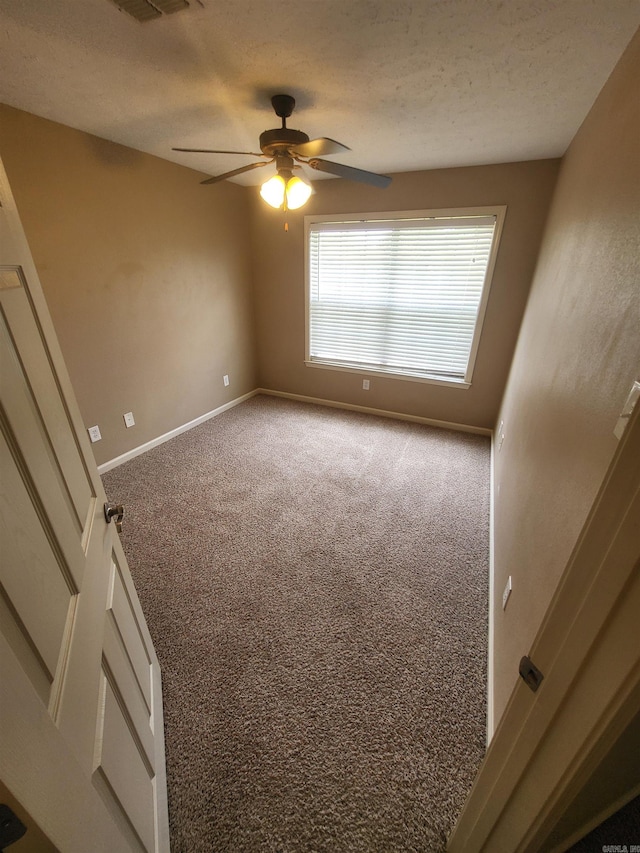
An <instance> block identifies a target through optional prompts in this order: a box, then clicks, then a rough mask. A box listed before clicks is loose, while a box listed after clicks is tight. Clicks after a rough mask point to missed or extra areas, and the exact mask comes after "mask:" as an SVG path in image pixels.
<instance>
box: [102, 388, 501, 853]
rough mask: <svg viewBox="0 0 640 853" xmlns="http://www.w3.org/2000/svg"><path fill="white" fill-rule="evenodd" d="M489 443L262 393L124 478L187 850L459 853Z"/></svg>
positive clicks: (477, 690) (127, 535)
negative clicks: (450, 839)
mask: <svg viewBox="0 0 640 853" xmlns="http://www.w3.org/2000/svg"><path fill="white" fill-rule="evenodd" d="M489 452H490V451H489V441H488V439H487V438H483V437H479V436H475V435H469V434H464V433H455V432H448V431H445V430H439V429H432V428H428V427H424V426H421V425H414V424H408V423H403V422H400V421H393V420H388V419H384V418H375V417H370V416H367V415H361V414H357V413H349V412H342V411H339V410H336V409H329V408H323V407H320V406H310V405H306V404H302V403H296V402H290V401H285V400H282V399H277V398H273V397H265V396H259V397H254V398H252V399H250V400H249V401H247V402H246V403H244V404H242V405H241V406H238V407H236V408H234V409H232V410H230V411H228V412H226V413H224V414H223V415H220V416H219V417H217V418H214V419H213V420H211V421H208V422H207V423H205V424H203V425H201V426H199V427H197V428H195V429H193V430H191V431H189V432H187V433H185V434H183V435H181V436H179V437H177V438H175V439H173V440H171V441H169V442H167V443H166V444H164V445H162V446H160V447H158V448H155V449H154V450H152V451H151V452H149V453H147V454H145V455H143V456H140V457H138V458H136V459H133V460H132V461H130V462H128V463H126V464H125V465H122V466H121V467H120V468H117V469H115V470H113V471H111V472H109V473H108V474H106V475H105V476H104V482H105V487H106V491H107V494H108V495H109V498H110V499H112V500H117V501H119V502H120V501H121V502H123V503H124V504H125V507H126V517H125V525H124V528H123V533H122V540H123V544H124V548H125V551H126V553H127V557H128V559H129V562H130V565H131V570H132V573H133V577H134V580H135V584H136V587H137V589H138V592H139V595H140V600H141V602H142V607H143V610H144V612H145V614H146V618H147V621H148V624H149V629H150V631H151V635H152V637H153V639H154V642H155V645H156V649H157V653H158V656H159V659H160V664H161V666H162V672H163V684H164V704H165V724H166V744H167V773H168V785H169V814H170V824H171V841H172V851H173V853H199V851H207V853H211V851H233V853H235V851H247V853H249V851H273V853H325V851H326V853H329V851H331V853H338V852H339V851H340V853H341V851H345V853H346V851H349V853H351V851H354V853H355V851H357V853H377V851H380V853H392V851H393V852H394V853H395V851H398V853H400V851H402V853H405V851H428V853H437V851H443V850H444V847H445V839H446V837H447V835H448V834H449V833H450V831H451V829H452V827H453V824H454V821H455V819H456V817H457V814H458V813H459V811H460V809H461V807H462V804H463V802H464V799H465V797H466V794H467V792H468V790H469V788H470V787H471V783H472V781H473V778H474V776H475V773H476V770H477V768H478V765H479V763H480V760H481V758H482V755H483V753H484V741H485V689H486V644H487V621H486V614H487V583H488V519H489Z"/></svg>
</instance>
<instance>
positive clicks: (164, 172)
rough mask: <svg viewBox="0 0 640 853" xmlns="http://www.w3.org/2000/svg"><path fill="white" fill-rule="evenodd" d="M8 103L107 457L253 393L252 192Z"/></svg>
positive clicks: (20, 195)
mask: <svg viewBox="0 0 640 853" xmlns="http://www.w3.org/2000/svg"><path fill="white" fill-rule="evenodd" d="M0 110H1V112H0V155H1V156H2V158H3V160H4V164H5V168H6V170H7V173H8V175H9V180H10V182H11V186H12V189H13V193H14V195H15V197H16V202H17V205H18V210H19V212H20V215H21V218H22V222H23V226H24V228H25V231H26V234H27V238H28V240H29V243H30V246H31V251H32V254H33V256H34V259H35V262H36V265H37V268H38V271H39V274H40V278H41V281H42V286H43V289H44V293H45V296H46V298H47V302H48V304H49V309H50V311H51V314H52V318H53V322H54V325H55V328H56V331H57V333H58V337H59V340H60V345H61V348H62V352H63V355H64V357H65V360H66V362H67V367H68V369H69V373H70V376H71V381H72V383H73V386H74V389H75V392H76V396H77V398H78V403H79V406H80V411H81V413H82V416H83V419H84V421H85V424H86V426H92V425H94V424H98V425H99V426H100V429H101V431H102V436H103V439H102V441H101V442H98V443H97V444H94V445H93V448H94V452H95V456H96V460H97V462H98V463H102V462H105V461H107V460H110V459H112V458H114V457H116V456H118V455H120V454H122V453H124V452H126V451H127V450H130V449H132V448H134V447H137V446H139V445H141V444H143V443H145V442H147V441H149V440H151V439H154V438H156V437H158V436H160V435H162V434H164V433H166V432H168V431H170V430H171V429H174V428H175V427H178V426H181V425H182V424H184V423H187V422H188V421H190V420H192V419H194V418H197V417H198V416H200V415H202V414H205V413H206V412H209V411H211V410H212V409H214V408H217V407H218V406H220V405H222V404H223V403H225V402H227V401H229V400H231V399H233V398H235V397H238V396H240V395H242V394H244V393H246V392H248V391H250V390H252V389H253V388H254V387H255V370H254V348H253V340H254V331H253V305H252V300H251V279H250V272H251V271H250V262H249V257H248V251H247V247H248V244H249V236H248V234H249V232H248V216H249V205H248V194H247V191H246V190H245V189H243V188H242V187H238V186H236V185H234V184H230V183H226V184H222V185H219V186H216V187H201V186H200V185H199V183H198V181H199V179H200V178H201V176H200V175H199V174H198V173H196V172H193V171H191V170H189V169H185V168H183V167H181V166H177V165H175V164H173V163H169V162H167V161H165V160H161V159H158V158H156V157H151V156H149V155H147V154H142V153H140V152H137V151H134V150H132V149H129V148H124V147H123V146H120V145H115V144H113V143H110V142H107V141H105V140H103V139H99V138H97V137H95V136H90V135H88V134H85V133H82V132H80V131H76V130H72V129H70V128H68V127H64V126H62V125H59V124H55V123H53V122H50V121H45V120H44V119H40V118H36V117H35V116H32V115H29V114H27V113H23V112H20V111H18V110H14V109H11V108H8V107H0ZM225 373H227V374H229V377H230V382H231V384H230V386H229V387H228V388H225V387H224V385H223V382H222V376H223V374H225ZM128 411H133V414H134V417H135V419H136V425H135V427H133V428H131V429H128V430H127V429H126V428H125V425H124V422H123V419H122V415H123V414H124V413H125V412H128Z"/></svg>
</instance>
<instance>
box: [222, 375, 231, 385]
mask: <svg viewBox="0 0 640 853" xmlns="http://www.w3.org/2000/svg"><path fill="white" fill-rule="evenodd" d="M222 381H223V382H224V385H225V388H226V387H227V386H228V384H229V377H228V376H227V374H226V373H225V375H224V376H223V377H222Z"/></svg>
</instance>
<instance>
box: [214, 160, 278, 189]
mask: <svg viewBox="0 0 640 853" xmlns="http://www.w3.org/2000/svg"><path fill="white" fill-rule="evenodd" d="M271 162H272V161H271V160H263V161H262V162H261V163H249V165H248V166H240V168H239V169H232V170H231V171H230V172H225V173H224V174H222V175H216V176H215V177H214V178H207V180H206V181H200V183H201V184H217V183H218V181H226V180H227V178H233V176H234V175H241V174H242V173H243V172H250V171H251V169H257V168H258V167H259V166H268V165H269V163H271Z"/></svg>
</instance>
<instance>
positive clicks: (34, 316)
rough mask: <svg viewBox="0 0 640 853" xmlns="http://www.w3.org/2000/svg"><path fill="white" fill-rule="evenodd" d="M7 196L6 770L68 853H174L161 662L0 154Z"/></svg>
mask: <svg viewBox="0 0 640 853" xmlns="http://www.w3.org/2000/svg"><path fill="white" fill-rule="evenodd" d="M0 202H1V204H2V208H1V210H0V251H1V254H0V391H1V396H0V476H1V481H0V482H1V485H0V548H1V550H0V555H1V562H0V778H1V780H2V782H3V783H4V784H5V785H6V787H7V788H8V789H9V790H10V792H11V793H12V794H13V796H14V797H15V798H16V799H17V800H18V801H19V802H20V803H21V805H22V806H23V807H24V808H25V809H26V810H27V812H29V814H30V816H31V817H32V818H33V820H34V821H35V823H36V824H38V825H39V827H40V828H41V829H42V830H43V832H44V833H45V834H46V835H47V836H48V837H49V839H50V840H51V841H52V842H53V844H54V845H55V846H56V847H58V848H59V849H60V850H61V851H64V853H73V851H78V853H89V851H91V853H101V851H104V853H120V851H123V853H128V851H136V853H139V851H158V853H159V851H168V850H169V841H168V820H167V805H166V777H165V766H164V733H163V726H162V697H161V686H160V671H159V667H158V660H157V657H156V655H155V651H154V649H153V645H152V642H151V638H150V636H149V632H148V630H147V626H146V623H145V620H144V617H143V615H142V611H141V609H140V604H139V602H138V598H137V595H136V592H135V590H134V587H133V583H132V580H131V576H130V574H129V569H128V566H127V563H126V560H125V557H124V554H123V551H122V547H121V545H120V541H119V539H118V536H117V535H116V533H115V531H114V524H113V523H109V524H107V522H106V520H105V515H104V503H105V500H106V497H105V494H104V491H103V488H102V484H101V481H100V477H99V475H98V471H97V468H96V465H95V462H94V459H93V455H92V452H91V448H90V445H89V443H88V437H87V435H86V433H85V429H84V425H83V423H82V420H81V418H80V414H79V410H78V407H77V404H76V403H75V399H74V396H73V392H72V389H71V385H70V382H69V378H68V375H67V372H66V369H65V367H64V363H63V360H62V356H61V353H60V350H59V347H58V344H57V342H56V338H55V334H54V332H53V327H52V324H51V320H50V317H49V314H48V311H47V307H46V304H45V301H44V297H43V294H42V291H41V288H40V285H39V282H38V278H37V274H36V270H35V267H34V265H33V261H32V259H31V255H30V253H29V248H28V245H27V243H26V240H25V237H24V233H23V231H22V227H21V225H20V220H19V218H18V214H17V211H16V209H15V204H14V201H13V197H12V195H11V192H10V189H9V185H8V181H7V178H6V174H5V172H4V169H3V167H2V164H1V163H0ZM104 369H105V366H104V365H102V364H97V365H96V381H97V382H100V381H102V375H103V370H104ZM25 840H26V839H25Z"/></svg>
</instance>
